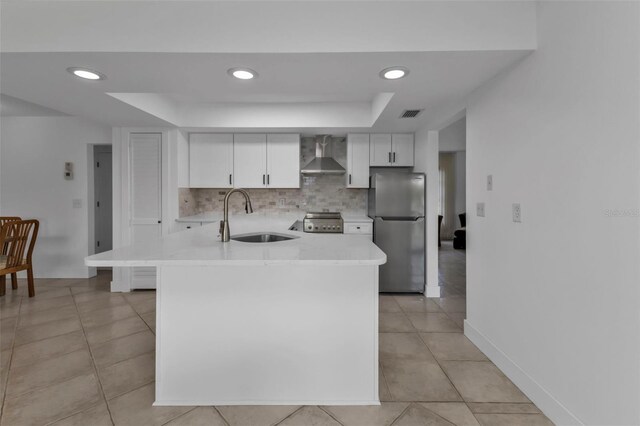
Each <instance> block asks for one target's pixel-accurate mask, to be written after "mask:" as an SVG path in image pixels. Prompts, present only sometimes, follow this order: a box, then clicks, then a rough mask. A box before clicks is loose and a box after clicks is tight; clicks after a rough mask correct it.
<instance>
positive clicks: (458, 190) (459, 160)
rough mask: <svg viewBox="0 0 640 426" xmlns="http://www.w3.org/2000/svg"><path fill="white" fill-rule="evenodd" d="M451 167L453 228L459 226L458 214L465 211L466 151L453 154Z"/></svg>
mask: <svg viewBox="0 0 640 426" xmlns="http://www.w3.org/2000/svg"><path fill="white" fill-rule="evenodd" d="M453 168H454V171H455V199H454V200H453V207H454V211H455V214H456V225H455V228H456V229H457V228H459V227H460V220H459V219H458V215H459V214H460V213H465V212H466V211H467V153H466V151H458V152H456V153H455V154H454V155H453Z"/></svg>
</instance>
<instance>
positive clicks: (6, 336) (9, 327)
mask: <svg viewBox="0 0 640 426" xmlns="http://www.w3.org/2000/svg"><path fill="white" fill-rule="evenodd" d="M17 322H18V317H12V318H6V319H3V320H2V321H0V351H4V350H6V349H10V348H11V347H12V346H13V340H14V338H15V337H16V323H17Z"/></svg>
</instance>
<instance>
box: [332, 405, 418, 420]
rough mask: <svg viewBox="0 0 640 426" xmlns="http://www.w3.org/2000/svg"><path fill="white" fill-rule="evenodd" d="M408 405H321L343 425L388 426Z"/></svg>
mask: <svg viewBox="0 0 640 426" xmlns="http://www.w3.org/2000/svg"><path fill="white" fill-rule="evenodd" d="M408 406H409V403H405V402H383V403H382V404H380V405H378V406H375V405H373V406H372V405H369V406H367V405H352V406H348V405H339V406H329V407H322V408H324V409H325V410H327V411H329V412H330V413H331V414H332V415H333V417H335V418H336V419H338V421H339V422H340V423H342V424H343V425H344V426H389V425H390V424H391V423H393V421H394V420H395V419H397V418H398V416H400V414H402V412H403V411H404V410H405V409H406V408H407V407H408Z"/></svg>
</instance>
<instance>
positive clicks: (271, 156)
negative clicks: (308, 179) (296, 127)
mask: <svg viewBox="0 0 640 426" xmlns="http://www.w3.org/2000/svg"><path fill="white" fill-rule="evenodd" d="M267 188H300V135H298V134H290V133H289V134H268V135H267Z"/></svg>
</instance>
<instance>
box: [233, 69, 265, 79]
mask: <svg viewBox="0 0 640 426" xmlns="http://www.w3.org/2000/svg"><path fill="white" fill-rule="evenodd" d="M227 74H229V75H230V76H232V77H235V78H238V79H240V80H251V79H252V78H256V77H258V73H257V72H255V71H254V70H252V69H249V68H229V70H228V71H227Z"/></svg>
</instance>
